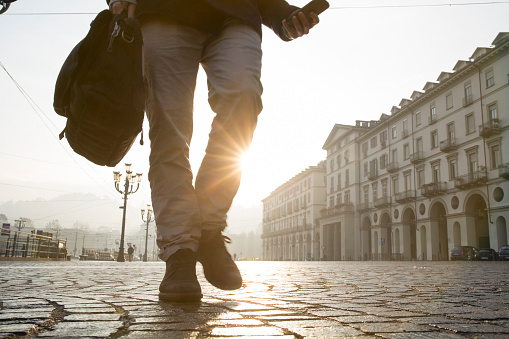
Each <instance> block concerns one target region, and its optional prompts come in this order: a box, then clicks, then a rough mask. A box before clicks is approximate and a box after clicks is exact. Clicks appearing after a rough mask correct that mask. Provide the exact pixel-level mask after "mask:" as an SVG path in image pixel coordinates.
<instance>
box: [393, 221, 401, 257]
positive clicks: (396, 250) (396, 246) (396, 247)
mask: <svg viewBox="0 0 509 339" xmlns="http://www.w3.org/2000/svg"><path fill="white" fill-rule="evenodd" d="M394 253H396V255H397V256H398V257H401V250H400V239H399V228H396V229H395V230H394ZM398 260H400V259H398Z"/></svg>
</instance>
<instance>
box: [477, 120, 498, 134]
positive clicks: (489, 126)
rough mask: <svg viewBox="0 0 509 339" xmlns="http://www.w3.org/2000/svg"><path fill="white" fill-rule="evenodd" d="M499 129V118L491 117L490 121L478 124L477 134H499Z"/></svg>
mask: <svg viewBox="0 0 509 339" xmlns="http://www.w3.org/2000/svg"><path fill="white" fill-rule="evenodd" d="M500 130H501V128H500V120H498V119H491V120H490V121H488V122H486V123H484V124H482V125H480V126H479V135H480V136H481V137H489V136H491V135H493V134H499V133H500Z"/></svg>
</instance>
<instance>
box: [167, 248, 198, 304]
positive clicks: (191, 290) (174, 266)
mask: <svg viewBox="0 0 509 339" xmlns="http://www.w3.org/2000/svg"><path fill="white" fill-rule="evenodd" d="M202 296H203V295H202V294H201V287H200V284H199V283H198V279H197V278H196V253H195V252H193V251H192V250H190V249H182V250H178V251H177V252H175V253H174V254H173V255H172V256H171V257H170V258H169V259H168V260H167V261H166V273H165V275H164V278H163V281H161V284H160V285H159V299H161V300H164V301H172V302H196V301H200V300H201V298H202Z"/></svg>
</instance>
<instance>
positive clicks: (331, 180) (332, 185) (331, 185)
mask: <svg viewBox="0 0 509 339" xmlns="http://www.w3.org/2000/svg"><path fill="white" fill-rule="evenodd" d="M330 192H331V193H332V192H334V177H330Z"/></svg>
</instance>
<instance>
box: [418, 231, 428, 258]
mask: <svg viewBox="0 0 509 339" xmlns="http://www.w3.org/2000/svg"><path fill="white" fill-rule="evenodd" d="M419 233H420V234H421V255H422V257H421V259H422V260H428V240H427V238H428V237H427V235H426V226H421V229H420V231H419Z"/></svg>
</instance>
